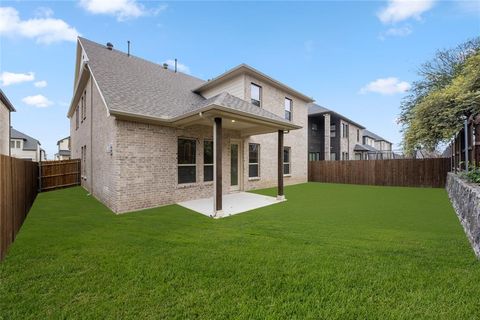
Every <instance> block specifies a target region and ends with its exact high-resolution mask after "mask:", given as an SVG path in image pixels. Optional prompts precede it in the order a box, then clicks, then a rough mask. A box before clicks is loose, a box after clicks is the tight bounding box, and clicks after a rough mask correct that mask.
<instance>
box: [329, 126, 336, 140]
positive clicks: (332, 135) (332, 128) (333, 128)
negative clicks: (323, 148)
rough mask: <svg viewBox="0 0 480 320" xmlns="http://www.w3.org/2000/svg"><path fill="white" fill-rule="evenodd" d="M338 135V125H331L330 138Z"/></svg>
mask: <svg viewBox="0 0 480 320" xmlns="http://www.w3.org/2000/svg"><path fill="white" fill-rule="evenodd" d="M336 136H337V125H335V124H331V125H330V138H335V137H336Z"/></svg>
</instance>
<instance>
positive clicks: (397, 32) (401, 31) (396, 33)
mask: <svg viewBox="0 0 480 320" xmlns="http://www.w3.org/2000/svg"><path fill="white" fill-rule="evenodd" d="M412 31H413V30H412V28H411V27H410V26H403V27H399V28H390V29H388V30H387V31H385V35H386V36H393V37H405V36H408V35H409V34H410V33H412Z"/></svg>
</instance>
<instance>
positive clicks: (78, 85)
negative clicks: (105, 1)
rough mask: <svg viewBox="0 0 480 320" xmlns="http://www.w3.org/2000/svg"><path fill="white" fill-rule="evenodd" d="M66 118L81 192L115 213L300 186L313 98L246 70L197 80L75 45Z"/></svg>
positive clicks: (218, 203) (81, 42) (218, 204)
mask: <svg viewBox="0 0 480 320" xmlns="http://www.w3.org/2000/svg"><path fill="white" fill-rule="evenodd" d="M75 70H76V71H75V80H74V81H75V83H74V95H73V99H72V102H71V105H70V108H69V111H68V117H69V118H70V124H71V125H70V137H71V146H72V149H71V151H72V157H73V158H80V159H81V163H82V166H81V168H82V169H81V170H82V173H81V175H82V185H83V186H84V187H85V188H86V189H87V190H88V191H89V192H90V193H91V194H92V195H93V196H95V197H96V198H98V199H99V200H100V201H102V202H103V203H104V204H106V205H107V206H108V207H109V208H110V209H112V211H114V212H117V213H120V212H127V211H132V210H138V209H142V208H149V207H156V206H160V205H166V204H171V203H175V202H179V201H184V200H190V199H198V198H206V197H211V196H213V195H215V197H214V199H215V201H214V200H212V201H214V208H215V209H214V211H215V212H214V214H215V215H217V216H220V215H221V214H222V212H221V208H222V194H223V193H230V192H235V191H237V190H252V189H256V188H264V187H273V186H278V195H279V197H280V198H281V197H283V182H285V184H294V183H303V182H306V181H307V158H306V154H307V151H308V149H307V124H308V107H307V105H308V104H309V103H311V102H313V100H312V99H311V98H309V97H307V96H305V95H304V94H302V93H300V92H298V91H296V90H294V89H292V88H290V87H288V86H286V85H284V84H282V83H280V82H279V81H277V80H275V79H273V78H271V77H269V76H267V75H265V74H263V73H261V72H259V71H257V70H255V69H254V68H252V67H249V66H247V65H244V64H242V65H239V66H237V67H235V68H233V69H231V70H229V71H227V72H225V73H224V74H222V75H220V76H218V77H216V78H214V79H212V80H209V81H204V80H201V79H198V78H195V77H192V76H190V75H187V74H184V73H181V72H178V73H177V72H174V71H171V70H168V69H167V68H165V67H162V66H160V65H158V64H155V63H152V62H149V61H146V60H144V59H141V58H137V57H134V56H130V55H128V54H126V53H123V52H120V51H118V50H114V49H113V46H112V45H111V44H107V46H104V45H100V44H97V43H95V42H92V41H90V40H87V39H84V38H79V39H78V45H77V57H76V69H75Z"/></svg>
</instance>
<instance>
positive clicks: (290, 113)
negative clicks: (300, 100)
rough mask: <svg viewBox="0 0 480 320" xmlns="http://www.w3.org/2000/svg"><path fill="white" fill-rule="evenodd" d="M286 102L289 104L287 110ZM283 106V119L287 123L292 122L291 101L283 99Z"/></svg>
mask: <svg viewBox="0 0 480 320" xmlns="http://www.w3.org/2000/svg"><path fill="white" fill-rule="evenodd" d="M287 101H289V102H290V104H289V106H288V107H289V109H287ZM283 104H284V109H285V119H286V120H288V121H292V120H293V100H292V99H290V98H287V97H285V101H284V103H283ZM287 115H288V116H287Z"/></svg>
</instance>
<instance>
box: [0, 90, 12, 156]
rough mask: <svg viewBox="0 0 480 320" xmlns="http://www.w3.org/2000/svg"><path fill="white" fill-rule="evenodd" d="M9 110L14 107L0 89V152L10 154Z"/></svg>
mask: <svg viewBox="0 0 480 320" xmlns="http://www.w3.org/2000/svg"><path fill="white" fill-rule="evenodd" d="M10 112H15V108H14V107H13V105H12V104H11V103H10V101H9V100H8V98H7V96H6V95H5V93H3V91H2V89H0V154H4V155H7V156H8V155H10V126H11V121H10V120H11V117H10Z"/></svg>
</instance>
